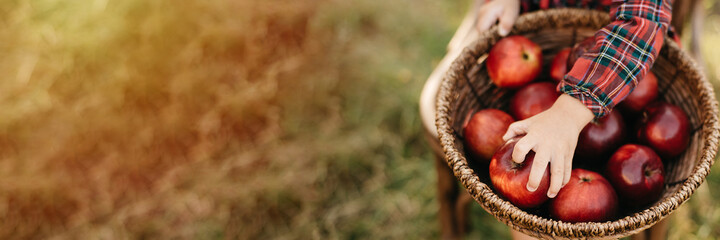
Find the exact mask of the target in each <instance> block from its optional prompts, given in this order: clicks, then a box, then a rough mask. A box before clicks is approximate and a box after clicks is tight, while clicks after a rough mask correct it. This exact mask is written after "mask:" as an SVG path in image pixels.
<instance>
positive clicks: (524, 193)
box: [489, 138, 550, 209]
mask: <svg viewBox="0 0 720 240" xmlns="http://www.w3.org/2000/svg"><path fill="white" fill-rule="evenodd" d="M518 139H519V138H515V139H512V140H510V141H508V142H507V143H505V145H503V146H502V147H500V149H498V150H497V152H495V155H493V158H492V160H491V161H490V167H489V172H490V181H491V182H492V184H493V186H494V187H495V190H497V191H498V192H499V193H500V195H502V196H503V197H505V199H507V200H508V201H510V202H511V203H512V204H514V205H515V206H517V207H518V208H521V209H530V208H535V207H538V206H540V205H541V204H543V203H544V202H545V201H547V200H548V197H547V191H548V188H550V168H545V173H544V175H543V178H542V180H540V186H538V188H537V189H536V190H535V191H534V192H530V191H528V190H527V182H528V178H529V177H530V169H531V167H532V163H533V159H534V158H535V153H534V152H530V153H529V154H528V155H527V156H526V157H525V161H523V162H522V163H515V162H514V161H513V160H512V152H513V149H515V143H516V142H517V140H518Z"/></svg>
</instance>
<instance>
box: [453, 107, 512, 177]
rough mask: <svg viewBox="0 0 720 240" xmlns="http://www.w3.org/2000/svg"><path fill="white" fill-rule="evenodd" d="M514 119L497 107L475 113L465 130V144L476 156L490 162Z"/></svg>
mask: <svg viewBox="0 0 720 240" xmlns="http://www.w3.org/2000/svg"><path fill="white" fill-rule="evenodd" d="M514 121H515V120H513V118H512V117H511V116H510V115H509V114H507V113H505V112H503V111H500V110H497V109H483V110H481V111H479V112H477V113H475V114H474V115H473V116H472V118H471V119H470V121H469V122H468V124H467V126H466V127H465V129H464V130H463V133H464V135H463V136H464V139H465V146H467V147H468V148H469V150H470V152H471V153H472V154H473V155H474V156H476V157H478V158H479V159H481V160H482V161H484V162H485V163H486V164H487V163H490V158H492V156H493V153H495V150H497V149H498V148H500V146H502V145H503V143H504V141H503V139H502V136H503V135H504V134H505V132H506V131H507V129H508V126H510V124H511V123H513V122H514ZM486 166H487V165H486Z"/></svg>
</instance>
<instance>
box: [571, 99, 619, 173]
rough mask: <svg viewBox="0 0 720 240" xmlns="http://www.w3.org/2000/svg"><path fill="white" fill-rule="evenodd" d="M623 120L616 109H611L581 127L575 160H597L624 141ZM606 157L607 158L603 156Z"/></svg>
mask: <svg viewBox="0 0 720 240" xmlns="http://www.w3.org/2000/svg"><path fill="white" fill-rule="evenodd" d="M625 131H626V127H625V121H624V120H623V117H622V115H621V114H620V113H619V112H618V111H612V112H610V113H609V114H608V115H606V116H605V117H603V118H600V119H598V120H594V121H592V122H590V123H588V124H587V125H585V128H583V130H582V132H580V135H579V136H578V143H577V147H576V148H575V156H577V157H578V158H575V159H576V160H577V161H597V160H598V159H601V158H604V157H606V156H609V155H610V154H611V153H612V152H613V151H615V149H617V148H618V147H620V145H621V144H622V143H623V142H624V141H625ZM605 159H607V158H605Z"/></svg>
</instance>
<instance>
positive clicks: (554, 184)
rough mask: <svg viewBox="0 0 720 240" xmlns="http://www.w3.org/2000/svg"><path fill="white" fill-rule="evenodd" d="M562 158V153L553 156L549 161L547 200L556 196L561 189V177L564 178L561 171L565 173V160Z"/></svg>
mask: <svg viewBox="0 0 720 240" xmlns="http://www.w3.org/2000/svg"><path fill="white" fill-rule="evenodd" d="M562 156H563V154H562V153H560V154H554V155H553V158H552V160H551V161H550V188H549V189H548V192H547V196H548V197H549V198H554V197H555V196H557V193H558V192H559V191H560V188H562V182H563V177H565V174H563V171H565V159H563V157H562Z"/></svg>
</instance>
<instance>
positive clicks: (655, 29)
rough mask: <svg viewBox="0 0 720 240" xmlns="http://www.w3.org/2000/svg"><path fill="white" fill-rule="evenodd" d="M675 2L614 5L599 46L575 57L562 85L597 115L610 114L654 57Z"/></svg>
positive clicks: (598, 38)
mask: <svg viewBox="0 0 720 240" xmlns="http://www.w3.org/2000/svg"><path fill="white" fill-rule="evenodd" d="M614 2H618V1H617V0H615V1H614ZM671 5H672V4H671V1H670V0H625V1H619V4H618V5H614V6H613V7H611V9H610V16H611V17H612V22H611V23H610V24H608V25H607V26H605V27H603V28H602V29H600V31H598V32H596V33H595V47H593V48H592V49H590V50H589V51H588V52H586V53H585V54H583V55H582V56H581V57H580V58H579V59H578V60H577V61H576V62H575V65H574V66H573V68H572V69H571V70H570V71H569V72H568V74H567V75H565V79H564V80H563V81H562V82H561V83H560V84H559V85H558V90H559V91H561V92H563V93H566V94H568V95H570V96H573V97H575V98H577V99H579V100H580V101H581V102H582V103H583V104H585V105H586V106H587V107H588V108H589V109H590V110H591V111H592V112H593V114H595V117H597V118H599V117H602V116H604V115H606V114H608V113H609V112H610V111H611V110H612V109H613V107H614V106H615V105H616V104H617V103H619V102H620V101H622V100H623V99H625V97H627V95H628V94H630V92H631V91H632V90H633V88H635V86H636V85H637V83H638V79H642V78H643V77H644V76H645V74H646V73H647V71H648V70H649V69H650V68H651V67H652V64H653V62H655V58H656V57H657V55H658V53H659V52H660V48H661V47H662V45H663V40H664V37H665V33H666V32H667V29H668V26H669V24H670V19H671V13H672V9H671V8H672V7H671Z"/></svg>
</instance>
